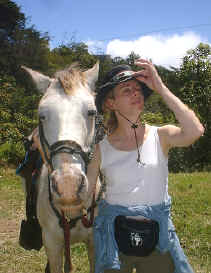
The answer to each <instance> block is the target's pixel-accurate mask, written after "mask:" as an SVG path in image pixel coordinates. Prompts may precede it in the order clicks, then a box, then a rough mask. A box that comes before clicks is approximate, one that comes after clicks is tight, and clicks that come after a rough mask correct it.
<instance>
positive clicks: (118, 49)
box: [106, 32, 207, 67]
mask: <svg viewBox="0 0 211 273" xmlns="http://www.w3.org/2000/svg"><path fill="white" fill-rule="evenodd" d="M200 42H202V43H207V40H205V39H203V38H202V37H200V36H199V35H197V34H195V33H193V32H186V33H184V34H181V35H179V34H174V35H171V36H164V35H146V36H141V37H140V38H138V39H137V40H132V41H121V40H119V39H115V40H112V41H110V42H109V43H108V44H107V48H106V54H109V55H111V56H112V57H122V58H126V57H127V56H128V55H129V54H130V53H131V52H132V51H133V52H135V53H136V54H139V55H140V56H141V57H142V58H147V59H151V60H152V62H153V63H155V64H156V65H162V66H165V67H169V66H174V67H179V65H180V63H181V59H182V57H183V56H184V55H185V54H186V52H187V50H189V49H193V48H196V47H197V46H198V44H199V43H200Z"/></svg>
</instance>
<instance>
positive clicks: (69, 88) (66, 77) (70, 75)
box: [55, 63, 85, 94]
mask: <svg viewBox="0 0 211 273" xmlns="http://www.w3.org/2000/svg"><path fill="white" fill-rule="evenodd" d="M55 78H57V79H58V80H59V82H60V84H61V85H62V87H63V89H64V91H65V93H66V94H72V92H73V90H75V89H77V87H78V86H79V84H80V83H81V84H83V85H84V84H85V76H84V74H83V73H82V70H81V69H80V68H79V66H78V64H76V63H75V64H72V65H70V66H69V67H67V68H65V69H64V70H61V71H58V72H56V73H55Z"/></svg>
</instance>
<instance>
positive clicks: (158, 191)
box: [88, 59, 204, 273]
mask: <svg viewBox="0 0 211 273" xmlns="http://www.w3.org/2000/svg"><path fill="white" fill-rule="evenodd" d="M136 65H137V66H139V67H140V68H141V70H140V71H138V72H133V71H131V68H130V67H129V66H126V65H120V66H117V67H114V68H113V69H112V70H111V71H110V72H109V73H108V74H107V75H106V77H105V81H104V85H103V86H102V87H101V88H100V90H99V92H98V94H97V96H96V106H97V108H98V111H99V112H100V113H101V114H103V116H104V126H105V127H106V128H107V135H106V137H105V138H104V139H103V140H102V141H101V142H100V143H99V144H98V145H96V150H95V155H94V158H93V160H92V162H91V163H90V164H89V166H88V178H89V179H90V181H92V183H93V185H94V184H95V183H96V180H97V177H98V175H99V172H100V171H101V172H102V174H103V175H104V177H105V182H106V194H105V200H103V201H101V203H100V204H99V213H98V216H97V217H96V219H95V226H94V239H95V251H96V269H95V270H96V273H99V272H116V269H120V271H119V270H118V271H117V272H125V273H126V272H127V273H128V272H132V270H133V268H136V272H137V273H145V272H147V273H155V272H156V273H173V272H174V273H176V272H177V273H190V272H193V271H192V269H191V267H190V265H189V263H188V261H187V259H186V257H185V255H184V253H183V251H182V249H181V247H180V244H179V241H178V238H177V236H176V233H175V230H174V227H173V224H172V222H171V218H170V205H171V199H170V197H169V195H168V152H169V150H170V149H171V148H172V147H184V146H189V145H191V144H192V143H194V142H195V141H196V140H197V139H198V138H199V137H200V136H201V135H202V134H203V132H204V128H203V126H202V125H201V123H200V121H199V120H198V118H197V117H196V115H195V114H194V112H193V111H192V110H190V109H189V108H188V107H187V106H186V105H184V104H183V103H182V102H181V101H180V100H179V99H178V98H177V97H176V96H175V95H174V94H172V93H171V92H170V91H169V90H168V88H167V87H166V86H165V85H164V83H163V82H162V80H161V78H160V77H159V75H158V73H157V71H156V69H155V67H154V66H153V64H152V63H150V62H149V61H147V60H143V59H140V60H138V61H137V62H136ZM152 90H153V91H154V92H156V93H158V94H159V95H160V96H161V97H162V99H163V100H164V102H165V103H166V105H167V106H168V107H169V109H170V110H172V111H173V113H174V114H175V117H176V119H177V121H178V122H179V127H177V126H174V125H165V126H161V127H155V126H150V125H148V124H142V122H141V114H142V112H143V110H144V102H145V100H146V99H147V98H148V97H149V95H150V94H151V93H152ZM134 208H135V210H134ZM149 211H150V212H149ZM119 214H121V215H128V216H141V217H143V216H144V217H145V218H147V219H151V220H155V221H156V222H157V223H158V224H159V228H160V232H159V243H158V244H157V246H156V249H154V250H153V251H152V252H151V253H150V254H149V255H148V256H145V257H136V256H127V255H124V254H123V253H122V252H120V251H118V247H117V242H116V241H115V239H114V238H115V231H114V223H115V219H116V216H118V215H119ZM116 228H118V227H116V226H115V229H116ZM139 239H140V238H139ZM121 240H124V238H122V239H121Z"/></svg>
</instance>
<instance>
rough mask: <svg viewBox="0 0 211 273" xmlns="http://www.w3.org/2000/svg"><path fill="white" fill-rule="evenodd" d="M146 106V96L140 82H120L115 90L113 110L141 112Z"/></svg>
mask: <svg viewBox="0 0 211 273" xmlns="http://www.w3.org/2000/svg"><path fill="white" fill-rule="evenodd" d="M143 107H144V96H143V93H142V90H141V86H140V84H139V83H138V82H137V81H136V80H129V81H126V82H122V83H120V84H118V85H117V86H116V87H115V88H114V90H113V102H112V108H113V110H118V111H120V112H129V113H130V112H131V113H132V112H134V111H135V112H139V113H140V111H142V110H143Z"/></svg>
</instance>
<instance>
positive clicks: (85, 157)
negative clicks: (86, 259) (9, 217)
mask: <svg viewBox="0 0 211 273" xmlns="http://www.w3.org/2000/svg"><path fill="white" fill-rule="evenodd" d="M39 137H40V143H41V147H42V151H43V154H44V159H45V161H46V162H47V164H48V165H49V168H48V192H49V202H50V205H51V208H52V209H53V211H54V213H55V215H56V216H57V218H58V219H59V225H60V227H61V228H62V229H63V232H64V239H65V240H64V241H65V258H66V259H65V267H67V268H69V269H70V270H71V269H72V264H71V258H70V229H72V228H73V227H75V225H76V223H77V222H78V220H81V222H82V224H83V225H84V227H86V228H90V227H91V226H92V225H93V222H94V209H95V207H96V203H97V201H99V199H100V198H101V195H102V192H103V189H102V188H103V187H101V189H100V192H99V194H98V198H97V200H96V201H95V192H94V193H93V197H92V203H91V206H90V207H89V208H88V209H87V210H85V212H84V213H83V215H81V216H78V217H76V218H74V219H67V218H66V217H65V215H64V213H63V212H62V215H61V214H60V213H59V211H58V210H57V208H56V207H55V206H54V204H53V200H52V193H51V188H50V183H51V181H50V173H52V172H53V170H54V167H53V163H52V159H53V157H54V156H55V155H57V154H59V153H67V154H70V155H74V154H75V155H79V156H80V157H81V159H82V161H83V162H84V164H85V173H86V172H87V165H88V163H89V162H90V159H91V154H92V148H90V150H89V151H88V152H84V151H83V149H82V148H81V146H80V145H79V144H77V143H76V142H75V141H71V140H61V141H57V142H55V143H53V144H52V145H50V144H49V143H48V141H47V139H46V137H45V134H44V129H43V125H42V121H39ZM94 142H95V136H94V138H93V144H94ZM93 144H92V145H91V147H92V146H93ZM88 213H90V218H89V219H88V215H87V214H88Z"/></svg>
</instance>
